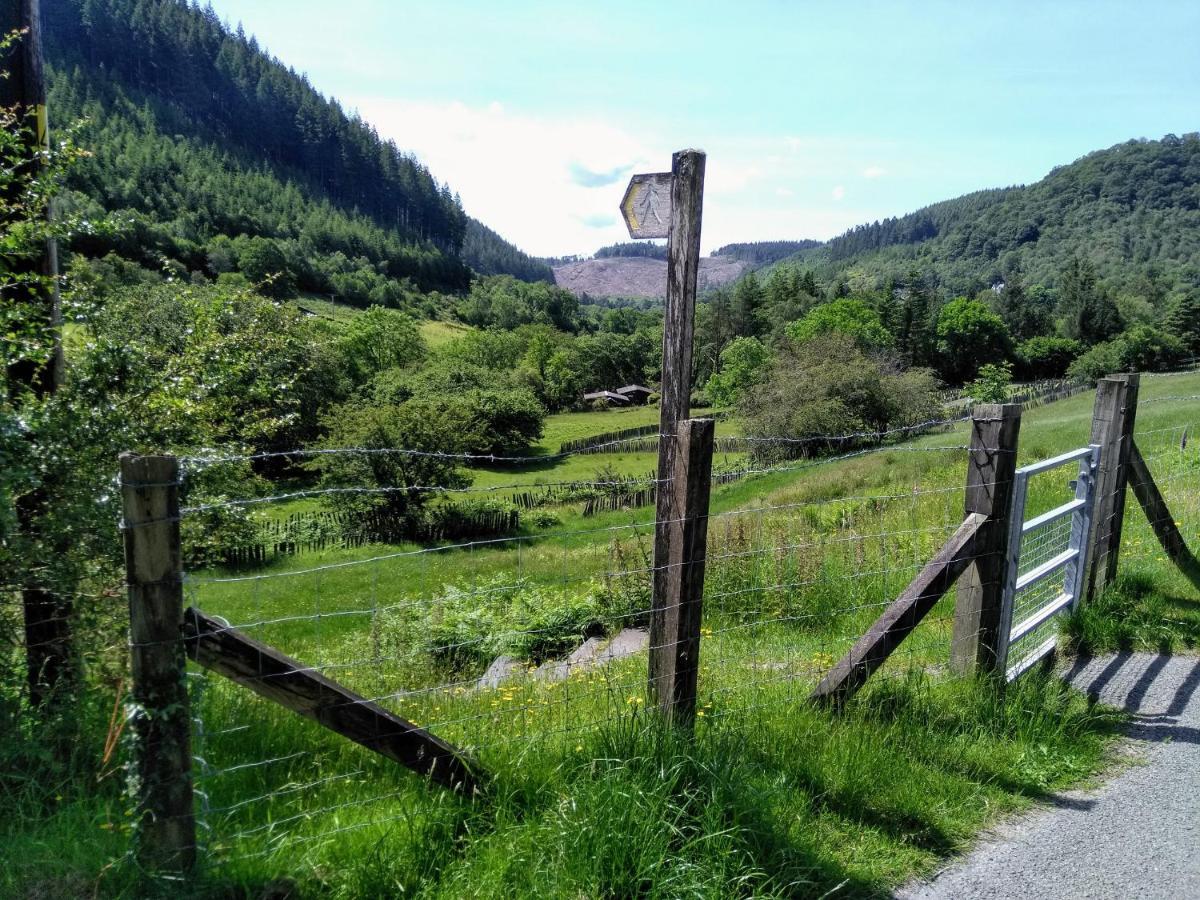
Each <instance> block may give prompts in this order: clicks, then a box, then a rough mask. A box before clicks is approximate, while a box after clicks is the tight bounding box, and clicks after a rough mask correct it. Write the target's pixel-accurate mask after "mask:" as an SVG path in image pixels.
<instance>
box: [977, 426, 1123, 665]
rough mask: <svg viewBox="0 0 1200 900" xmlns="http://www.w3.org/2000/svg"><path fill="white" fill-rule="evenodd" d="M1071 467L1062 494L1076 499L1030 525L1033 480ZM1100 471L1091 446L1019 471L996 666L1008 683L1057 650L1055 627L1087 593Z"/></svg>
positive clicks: (1096, 448)
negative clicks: (1075, 468)
mask: <svg viewBox="0 0 1200 900" xmlns="http://www.w3.org/2000/svg"><path fill="white" fill-rule="evenodd" d="M1072 463H1077V464H1078V475H1077V477H1076V478H1075V480H1073V481H1070V482H1068V483H1067V485H1065V486H1064V488H1065V489H1071V488H1073V489H1074V497H1073V498H1072V499H1070V500H1068V501H1067V502H1066V503H1063V504H1062V505H1061V506H1056V507H1054V508H1053V509H1051V510H1049V511H1048V512H1044V513H1042V514H1041V515H1038V516H1035V517H1034V518H1032V519H1029V520H1026V519H1025V511H1026V506H1027V501H1028V499H1029V483H1030V480H1031V479H1032V478H1033V476H1035V475H1039V474H1042V473H1044V472H1049V471H1051V470H1053V469H1058V468H1060V467H1064V466H1069V465H1071V464H1072ZM1099 464H1100V447H1099V445H1097V444H1092V445H1091V446H1089V447H1081V448H1079V449H1078V450H1072V451H1071V452H1070V453H1064V454H1062V455H1061V456H1055V457H1054V458H1053V459H1047V460H1043V461H1042V462H1039V463H1034V464H1033V465H1030V466H1024V467H1023V468H1020V469H1017V472H1016V480H1015V482H1014V485H1013V500H1012V503H1013V505H1012V518H1011V522H1012V527H1011V530H1010V531H1009V537H1008V550H1007V553H1006V556H1005V563H1006V570H1005V580H1004V593H1003V607H1002V612H1001V620H1000V621H1001V633H1000V660H999V666H998V668H1000V669H1001V670H1002V671H1004V673H1005V675H1006V676H1007V678H1008V680H1009V681H1012V680H1013V679H1015V678H1018V677H1019V676H1020V675H1021V674H1022V673H1024V672H1026V671H1028V670H1029V669H1030V668H1031V667H1032V666H1033V665H1034V664H1035V663H1037V662H1038V660H1041V659H1044V658H1045V657H1046V655H1047V654H1048V653H1051V652H1052V651H1053V650H1054V648H1055V645H1056V643H1057V641H1058V622H1057V621H1056V620H1057V619H1058V618H1059V615H1060V613H1062V612H1063V611H1065V610H1072V609H1074V608H1075V606H1076V605H1077V604H1078V602H1079V596H1080V593H1081V592H1082V591H1083V590H1084V589H1085V577H1086V572H1087V549H1088V532H1089V530H1090V528H1091V524H1092V507H1093V505H1094V503H1095V496H1096V495H1095V484H1096V471H1097V467H1098V466H1099ZM1064 492H1065V491H1064Z"/></svg>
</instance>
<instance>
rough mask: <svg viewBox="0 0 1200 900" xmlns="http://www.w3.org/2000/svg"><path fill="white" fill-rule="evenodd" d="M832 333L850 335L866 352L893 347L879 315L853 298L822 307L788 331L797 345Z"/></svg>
mask: <svg viewBox="0 0 1200 900" xmlns="http://www.w3.org/2000/svg"><path fill="white" fill-rule="evenodd" d="M833 332H836V333H838V334H844V335H849V336H850V337H852V338H853V339H854V340H855V341H856V342H857V343H858V345H859V346H860V347H862V348H863V349H865V350H870V349H882V348H885V347H890V346H892V343H893V341H892V334H891V332H890V331H888V330H887V328H885V327H884V325H883V320H882V319H880V317H879V313H877V312H876V311H875V310H874V309H872V308H871V307H870V306H868V305H867V304H866V303H865V302H864V301H862V300H857V299H853V298H844V299H841V300H834V301H832V302H831V303H823V304H821V305H820V306H818V307H816V308H815V309H813V310H812V311H811V312H809V313H808V315H806V316H805V317H804V318H803V319H799V320H797V321H795V322H792V323H791V324H790V325H788V327H787V335H788V337H790V338H791V339H792V340H793V341H796V342H797V343H804V342H805V341H811V340H812V339H813V338H815V337H818V336H820V335H824V334H830V333H833Z"/></svg>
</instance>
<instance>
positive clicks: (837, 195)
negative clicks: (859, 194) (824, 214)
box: [829, 184, 846, 200]
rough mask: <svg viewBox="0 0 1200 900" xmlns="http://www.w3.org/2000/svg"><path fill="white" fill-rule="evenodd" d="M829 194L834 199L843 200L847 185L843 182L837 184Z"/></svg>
mask: <svg viewBox="0 0 1200 900" xmlns="http://www.w3.org/2000/svg"><path fill="white" fill-rule="evenodd" d="M829 195H830V196H831V197H833V199H834V200H841V199H842V198H843V197H845V196H846V187H845V185H841V184H839V185H837V186H836V187H835V188H834V189H833V190H832V191H830V192H829Z"/></svg>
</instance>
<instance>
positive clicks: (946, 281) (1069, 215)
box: [791, 133, 1200, 294]
mask: <svg viewBox="0 0 1200 900" xmlns="http://www.w3.org/2000/svg"><path fill="white" fill-rule="evenodd" d="M1074 256H1079V257H1081V258H1086V259H1089V260H1090V261H1091V262H1092V263H1093V265H1094V266H1095V268H1096V270H1097V273H1098V275H1099V276H1100V277H1101V278H1102V279H1103V280H1104V281H1106V282H1107V283H1109V284H1110V285H1111V286H1113V287H1115V288H1116V289H1118V290H1121V291H1133V290H1139V291H1142V292H1145V291H1146V290H1151V291H1161V292H1166V291H1170V290H1174V289H1176V288H1181V287H1184V286H1187V285H1196V284H1200V135H1197V134H1194V133H1193V134H1187V135H1184V136H1183V137H1176V136H1174V135H1168V136H1166V137H1164V138H1163V139H1162V140H1157V141H1147V140H1136V141H1128V142H1126V143H1124V144H1118V145H1117V146H1115V147H1110V148H1109V149H1107V150H1099V151H1097V152H1095V153H1090V154H1088V155H1087V156H1085V157H1083V158H1082V159H1079V160H1076V161H1075V162H1073V163H1071V164H1069V165H1065V166H1060V167H1058V168H1056V169H1054V170H1053V171H1052V172H1051V173H1050V174H1049V175H1047V176H1046V177H1045V178H1043V179H1042V180H1041V181H1038V182H1036V183H1035V184H1031V185H1028V186H1025V187H1010V188H1001V189H997V190H988V191H979V192H977V193H973V194H967V195H965V196H962V197H958V198H956V199H954V200H947V201H945V202H942V203H935V204H933V205H932V206H927V207H925V208H924V209H920V210H917V211H916V212H913V213H909V214H908V215H905V216H900V217H899V218H891V219H884V220H883V221H881V222H873V223H871V224H869V225H860V226H858V227H856V228H853V229H851V230H850V231H848V232H846V233H845V234H843V235H841V236H840V237H836V238H834V239H833V240H831V241H828V242H827V243H826V244H824V245H822V246H820V247H816V248H812V249H808V250H803V251H801V252H800V253H798V254H796V255H795V256H793V257H791V260H792V261H794V262H799V263H801V264H802V265H808V266H812V267H814V268H815V269H816V270H817V271H818V273H819V274H823V275H824V276H826V277H836V276H839V275H844V276H846V277H847V278H851V279H852V278H855V277H858V278H859V279H865V280H868V281H872V280H873V281H876V282H878V283H880V284H882V283H883V282H884V281H885V280H886V279H887V278H889V277H895V278H903V277H904V276H905V275H906V274H907V273H908V272H910V271H911V270H912V269H914V268H916V269H918V270H920V271H922V272H923V273H926V274H927V275H931V276H934V277H935V278H936V279H937V280H938V281H939V282H940V283H941V284H943V285H944V287H945V288H946V289H947V290H948V291H950V292H952V293H961V294H972V293H974V292H975V291H976V290H977V289H979V288H982V287H988V286H991V285H993V284H995V283H997V282H1000V281H1002V280H1003V279H1004V274H1005V272H1006V271H1009V270H1011V269H1013V268H1014V267H1016V266H1019V267H1020V270H1021V271H1022V272H1023V273H1024V277H1025V279H1026V281H1027V282H1029V283H1032V284H1043V285H1046V286H1055V285H1056V284H1057V282H1058V279H1059V278H1060V274H1061V273H1062V272H1063V271H1064V269H1065V268H1066V266H1067V263H1068V261H1069V260H1070V259H1071V258H1072V257H1074Z"/></svg>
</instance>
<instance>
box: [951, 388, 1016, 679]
mask: <svg viewBox="0 0 1200 900" xmlns="http://www.w3.org/2000/svg"><path fill="white" fill-rule="evenodd" d="M1020 431H1021V405H1020V404H1019V403H1005V404H982V405H979V406H976V407H975V410H974V412H973V413H972V414H971V450H970V458H969V461H968V463H967V492H966V504H965V505H966V513H967V515H968V516H970V515H972V514H973V513H978V514H980V515H983V516H985V517H986V519H985V521H984V522H983V524H982V525H980V527H979V532H978V535H977V537H976V542H975V558H974V560H973V561H972V562H971V565H970V566H968V567H967V569H966V571H964V572H963V573H962V575H961V576H959V579H958V595H957V598H956V601H955V607H954V636H953V641H952V644H951V651H950V662H951V666H952V668H953V669H954V671H956V672H958V673H960V674H967V673H969V672H976V671H980V672H992V671H994V670H995V669H996V664H997V661H998V658H999V657H998V655H997V654H998V650H999V641H1000V634H1001V628H1000V616H1001V608H1002V606H1003V603H1002V597H1003V593H1004V577H1005V569H1006V567H1005V556H1006V552H1005V551H1006V550H1007V544H1008V531H1009V513H1010V512H1011V510H1012V494H1013V478H1014V473H1015V472H1016V469H1017V438H1018V435H1019V434H1020Z"/></svg>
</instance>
